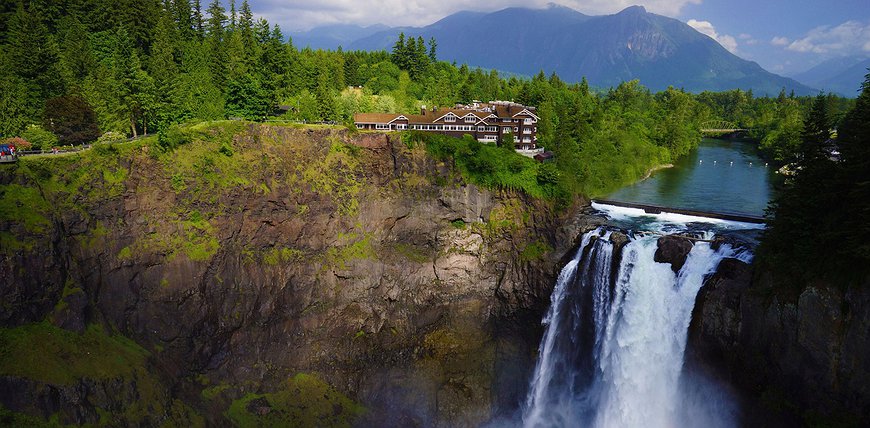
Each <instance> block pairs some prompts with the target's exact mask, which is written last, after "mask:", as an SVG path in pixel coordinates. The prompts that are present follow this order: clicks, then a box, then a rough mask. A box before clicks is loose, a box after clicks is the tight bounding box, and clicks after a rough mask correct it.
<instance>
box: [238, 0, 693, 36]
mask: <svg viewBox="0 0 870 428" xmlns="http://www.w3.org/2000/svg"><path fill="white" fill-rule="evenodd" d="M249 1H250V3H251V9H253V11H254V14H255V15H257V16H259V17H263V18H266V19H267V20H269V22H271V23H278V24H280V25H281V27H282V28H284V29H285V30H292V31H298V30H307V29H311V28H313V27H317V26H320V25H325V24H337V23H342V24H358V25H371V24H386V25H389V26H404V25H412V26H423V25H428V24H431V23H433V22H435V21H437V20H439V19H441V18H443V17H445V16H447V15H450V14H452V13H455V12H459V11H463V10H476V11H484V12H492V11H496V10H500V9H504V8H506V7H528V8H543V7H546V6H547V5H548V4H549V3H551V2H552V1H554V0H495V1H490V2H468V1H467V0H318V1H316V2H314V1H310V0H249ZM701 2H702V0H559V1H558V3H559V4H562V5H564V6H567V7H570V8H572V9H576V10H578V11H580V12H582V13H585V14H589V15H604V14H612V13H616V12H619V11H621V10H622V9H625V8H626V7H629V6H632V5H641V6H644V7H645V8H646V9H647V11H649V12H652V13H657V14H660V15H665V16H670V17H676V16H678V15H679V14H680V12H681V11H682V9H683V7H684V6H686V5H687V4H700V3H701Z"/></svg>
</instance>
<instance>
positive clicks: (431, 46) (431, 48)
mask: <svg viewBox="0 0 870 428" xmlns="http://www.w3.org/2000/svg"><path fill="white" fill-rule="evenodd" d="M437 47H438V43H436V42H435V38H434V37H430V38H429V61H432V63H436V62H438V56H437V55H436V52H435V49H436V48H437Z"/></svg>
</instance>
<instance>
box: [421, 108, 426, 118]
mask: <svg viewBox="0 0 870 428" xmlns="http://www.w3.org/2000/svg"><path fill="white" fill-rule="evenodd" d="M420 114H421V115H424V116H425V115H426V106H420Z"/></svg>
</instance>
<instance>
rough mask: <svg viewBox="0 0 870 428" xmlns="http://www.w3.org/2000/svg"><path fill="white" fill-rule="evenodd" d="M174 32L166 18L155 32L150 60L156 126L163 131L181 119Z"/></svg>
mask: <svg viewBox="0 0 870 428" xmlns="http://www.w3.org/2000/svg"><path fill="white" fill-rule="evenodd" d="M173 34H177V32H176V31H174V28H173V25H172V22H171V21H170V19H169V17H168V16H164V17H163V18H162V19H161V20H160V23H159V24H158V26H157V28H156V29H155V32H154V43H153V44H152V46H151V56H150V57H149V58H148V67H147V68H148V71H149V74H150V76H151V77H152V78H153V80H154V88H155V91H156V93H155V100H154V101H155V107H154V118H153V120H154V125H155V126H156V127H157V128H158V129H161V128H163V127H165V126H168V125H169V124H171V123H173V122H175V121H177V120H179V119H180V113H179V111H178V106H177V98H178V91H179V86H178V77H179V76H178V75H179V69H178V64H177V62H176V60H175V45H174V43H173V40H174V38H173Z"/></svg>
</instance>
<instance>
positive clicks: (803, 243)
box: [759, 75, 870, 288]
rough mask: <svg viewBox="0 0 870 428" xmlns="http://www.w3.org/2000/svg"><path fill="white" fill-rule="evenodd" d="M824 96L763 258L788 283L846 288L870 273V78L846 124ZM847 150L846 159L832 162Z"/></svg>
mask: <svg viewBox="0 0 870 428" xmlns="http://www.w3.org/2000/svg"><path fill="white" fill-rule="evenodd" d="M835 123H836V118H835V117H834V115H833V112H832V111H831V110H830V108H829V100H828V98H827V97H825V96H824V95H819V96H818V97H817V98H816V99H815V101H814V102H813V105H812V110H811V113H810V115H809V116H807V118H806V119H805V120H804V122H803V126H802V132H801V141H800V146H799V147H798V148H797V151H796V153H795V158H796V162H795V165H796V173H795V175H794V177H793V178H791V179H789V180H787V182H786V185H785V187H784V189H782V191H781V192H780V194H779V195H778V196H777V197H776V198H775V199H774V201H773V202H772V203H771V207H770V211H769V213H768V214H769V215H768V217H769V219H768V225H769V227H768V229H767V230H766V232H765V235H764V239H763V240H762V245H761V247H760V248H759V255H760V256H761V261H762V263H764V266H765V267H766V268H767V269H768V270H770V271H772V272H774V273H775V274H776V276H777V279H778V280H779V281H780V282H782V283H790V284H791V285H792V286H794V287H798V288H800V287H803V286H804V285H806V284H809V283H813V282H815V281H819V280H823V279H826V280H829V281H833V282H834V283H839V284H841V285H843V286H846V285H850V284H856V283H860V282H863V281H866V278H867V275H868V274H870V250H868V242H870V190H868V189H870V187H868V186H870V75H868V77H867V79H866V80H865V81H864V83H863V85H862V92H861V95H860V96H859V97H858V99H857V101H856V104H855V106H854V108H852V109H851V110H849V111H848V112H847V113H846V114H845V116H844V117H843V119H842V120H841V121H839V129H838V132H837V134H836V138H833V137H834V136H833V135H832V133H831V129H832V128H833V126H834V124H835ZM832 150H839V151H840V152H841V153H842V160H840V161H837V160H832V159H831V157H830V152H831V151H832Z"/></svg>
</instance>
